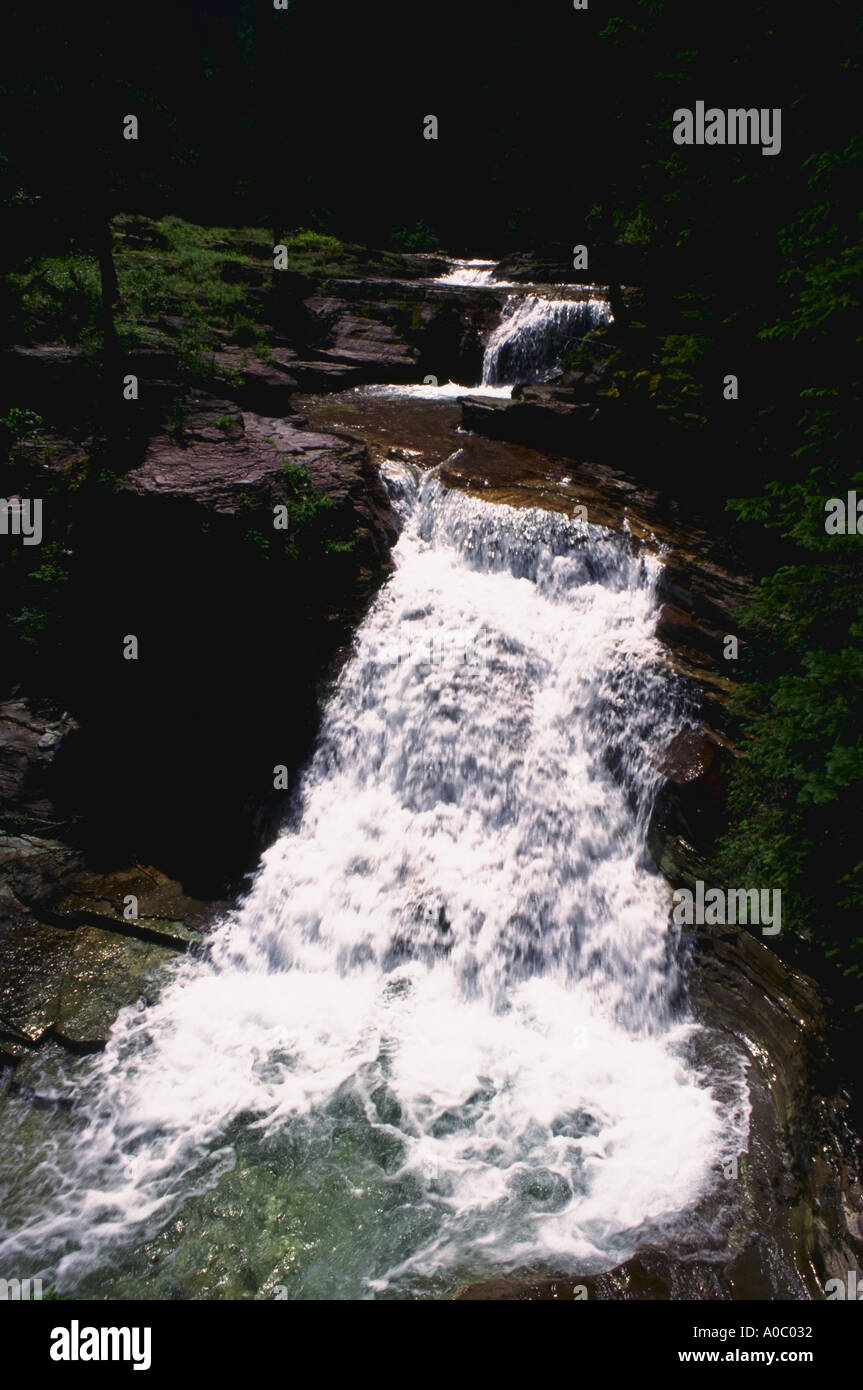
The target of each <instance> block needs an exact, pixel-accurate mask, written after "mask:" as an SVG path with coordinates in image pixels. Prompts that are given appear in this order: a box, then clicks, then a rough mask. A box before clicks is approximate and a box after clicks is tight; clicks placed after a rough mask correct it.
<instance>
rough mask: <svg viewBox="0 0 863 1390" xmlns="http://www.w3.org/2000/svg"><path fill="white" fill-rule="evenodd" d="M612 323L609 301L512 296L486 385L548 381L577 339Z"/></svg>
mask: <svg viewBox="0 0 863 1390" xmlns="http://www.w3.org/2000/svg"><path fill="white" fill-rule="evenodd" d="M610 322H611V311H610V309H609V306H608V303H607V301H606V300H604V299H548V298H545V297H544V296H541V295H526V296H519V295H512V296H511V297H510V298H509V299H508V300H507V302H506V304H505V305H504V308H503V312H502V314H501V320H500V323H499V324H498V325H497V327H496V328H495V329H494V330H493V332H492V333H491V335H490V337H489V339H488V342H487V343H486V346H485V353H484V355H483V364H482V379H483V384H484V385H488V386H497V385H500V384H501V383H503V382H516V381H518V382H525V381H543V380H545V379H546V378H547V377H549V376H550V375H551V374H552V372H553V371H554V369H555V367H556V366H557V363H558V359H559V357H560V354H561V352H562V351H563V349H564V348H565V347H566V346H567V344H568V343H569V342H570V341H571V340H572V339H574V338H583V337H584V335H585V334H586V333H588V332H589V331H590V330H591V329H592V328H596V327H598V326H599V325H601V324H607V323H610Z"/></svg>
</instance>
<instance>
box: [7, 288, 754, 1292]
mask: <svg viewBox="0 0 863 1390" xmlns="http://www.w3.org/2000/svg"><path fill="white" fill-rule="evenodd" d="M471 269H477V267H471ZM548 302H549V301H546V303H548ZM552 302H553V303H554V305H555V307H554V308H553V309H552V310H550V311H548V310H546V309H542V310H540V309H538V308H537V305H536V303H535V302H534V301H533V300H532V299H531V297H527V298H524V297H523V298H521V299H518V300H516V301H515V307H514V308H513V310H512V311H511V312H510V313H505V314H504V317H503V319H502V322H501V326H500V330H499V332H498V334H497V335H496V336H495V335H493V337H492V340H491V341H490V343H489V346H488V351H487V354H486V356H487V374H488V377H489V380H491V381H494V380H497V379H498V376H499V374H500V373H504V374H506V373H507V372H508V371H509V372H510V373H511V372H512V371H513V370H514V364H521V365H520V368H519V369H520V370H523V369H524V366H525V364H527V368H528V370H534V369H535V370H536V371H540V370H542V367H543V364H546V365H547V363H548V362H549V361H550V360H551V356H552V354H553V347H551V348H550V347H549V346H548V344H547V342H545V341H543V335H542V333H541V332H540V331H539V325H540V323H541V320H542V318H543V315H545V321H546V324H547V323H548V322H549V321H551V322H552V323H555V322H559V323H560V324H561V326H562V327H563V328H564V329H565V330H566V331H567V332H570V331H572V328H573V324H574V322H575V318H576V317H577V318H578V321H579V322H580V323H582V324H583V323H585V322H587V321H588V320H589V319H593V320H595V319H596V317H597V314H598V313H599V311H598V310H597V309H596V308H595V307H593V306H592V305H591V302H590V301H583V300H582V301H580V302H578V305H577V308H576V307H574V302H568V301H565V300H558V301H552ZM507 344H509V349H510V352H509V355H508V353H507ZM508 364H509V365H508ZM385 480H386V483H387V486H388V488H389V490H390V493H391V496H392V498H393V501H394V505H395V506H396V508H397V510H398V511H399V512H400V514H401V518H402V523H403V531H402V535H401V539H400V540H399V542H398V545H397V546H396V549H395V552H394V560H395V568H394V572H393V574H392V576H391V577H390V579H389V580H388V581H387V583H386V584H385V586H384V587H383V589H382V590H381V592H380V594H379V596H378V598H377V600H376V601H375V603H374V604H373V606H372V608H371V610H370V612H369V614H368V616H367V618H366V620H365V621H364V623H363V624H362V626H361V628H360V629H359V631H358V633H357V636H356V641H355V647H354V651H353V653H352V655H351V657H350V658H349V660H348V662H347V663H346V665H345V667H344V668H343V670H342V673H341V675H340V677H339V679H338V681H337V684H336V687H335V689H334V691H333V693H332V695H331V697H330V699H329V702H328V704H327V706H326V709H325V711H324V714H323V720H322V728H321V732H320V737H319V740H318V744H317V747H316V750H315V752H314V755H313V757H312V759H311V761H310V764H309V766H308V768H307V770H306V772H305V774H304V777H303V780H302V784H301V786H300V787H299V788H298V789H296V791H295V806H294V811H293V814H292V817H291V820H290V822H289V823H288V824H287V825H286V827H285V829H284V830H283V832H282V833H281V834H280V836H279V837H278V839H277V840H276V842H275V843H274V844H273V845H272V847H271V848H270V849H269V850H268V851H267V853H266V854H265V855H264V857H263V860H262V862H261V865H260V869H259V871H258V874H257V876H256V878H255V880H254V882H253V884H252V887H251V890H250V892H249V893H248V895H247V896H246V898H245V899H244V900H242V901H241V902H240V903H239V904H238V906H237V907H236V908H235V910H233V911H232V912H231V913H230V915H229V916H228V917H227V918H226V919H225V920H224V921H223V922H222V923H221V924H220V925H219V926H218V927H217V928H216V930H215V932H214V934H213V935H212V936H211V937H210V940H209V947H208V950H207V953H206V955H205V956H204V957H199V958H192V957H189V956H187V957H184V958H182V959H181V960H180V961H179V962H178V963H177V965H176V966H175V967H174V968H173V971H172V972H171V973H170V978H169V979H168V981H167V983H166V984H165V985H164V987H163V988H162V991H161V994H160V996H159V997H158V999H157V1000H156V1001H155V1002H152V1003H150V1004H145V1003H143V1002H142V1003H141V1004H140V1005H139V1006H138V1007H137V1008H128V1009H126V1010H124V1012H123V1013H122V1014H121V1015H120V1018H119V1020H118V1022H117V1024H116V1025H115V1027H114V1029H113V1032H112V1034H111V1037H110V1040H109V1043H108V1046H107V1048H106V1050H105V1052H104V1053H102V1054H100V1055H99V1056H97V1057H94V1058H87V1059H83V1060H82V1061H80V1062H78V1063H77V1064H74V1066H73V1065H71V1064H70V1065H69V1066H68V1067H67V1068H66V1069H65V1070H64V1069H61V1072H60V1079H59V1080H55V1083H54V1084H55V1090H56V1092H57V1094H59V1095H60V1096H61V1097H62V1096H67V1097H69V1098H70V1099H71V1101H72V1104H71V1105H70V1107H69V1108H68V1109H64V1108H62V1107H61V1108H59V1109H57V1110H56V1111H51V1112H50V1113H49V1114H47V1115H46V1113H45V1112H39V1111H37V1110H34V1108H33V1107H32V1106H30V1105H28V1103H27V1102H26V1101H23V1100H18V1101H16V1100H10V1099H7V1102H6V1109H5V1114H4V1121H3V1124H4V1131H5V1147H6V1149H7V1161H6V1164H5V1177H4V1179H3V1181H4V1183H5V1189H6V1190H5V1192H4V1193H3V1203H2V1211H3V1217H2V1221H3V1225H2V1227H0V1267H2V1268H16V1269H22V1272H24V1273H27V1274H30V1275H31V1276H36V1275H37V1274H39V1273H42V1274H43V1275H44V1276H45V1277H46V1278H47V1279H49V1280H50V1281H51V1282H53V1283H55V1284H56V1286H57V1288H58V1289H59V1290H60V1292H62V1293H67V1294H71V1293H77V1294H79V1295H81V1296H85V1297H86V1296H89V1297H150V1298H189V1297H267V1296H272V1294H273V1291H274V1290H276V1289H281V1290H284V1291H286V1292H287V1296H288V1297H290V1298H298V1299H312V1298H324V1299H356V1298H373V1297H383V1298H392V1297H395V1298H404V1297H411V1296H445V1295H447V1294H448V1293H451V1292H452V1291H453V1290H455V1289H456V1288H458V1287H459V1285H460V1284H461V1283H464V1282H466V1281H468V1280H471V1279H477V1278H482V1277H483V1276H486V1275H489V1274H493V1273H499V1272H500V1271H503V1270H516V1269H538V1270H551V1271H555V1272H559V1271H577V1272H581V1273H589V1272H591V1271H596V1270H601V1269H604V1268H609V1267H610V1266H612V1265H614V1264H617V1263H619V1262H620V1261H621V1260H623V1259H625V1258H627V1257H628V1255H629V1254H631V1253H632V1252H633V1251H634V1250H635V1249H636V1247H637V1246H638V1245H640V1244H642V1243H643V1242H644V1241H647V1240H654V1241H656V1240H661V1239H663V1238H666V1239H667V1238H669V1233H671V1234H672V1235H673V1233H674V1232H675V1231H680V1230H682V1229H684V1228H685V1226H686V1223H687V1221H688V1219H689V1217H688V1215H687V1213H689V1212H691V1211H692V1210H693V1209H694V1208H695V1207H696V1206H697V1204H698V1203H699V1202H701V1201H702V1200H703V1199H704V1197H705V1194H708V1193H709V1192H710V1191H711V1189H712V1188H713V1187H714V1186H715V1184H716V1182H717V1173H718V1159H719V1157H720V1154H721V1152H722V1151H725V1150H728V1151H736V1149H737V1148H739V1147H741V1146H745V1134H746V1123H747V1109H746V1101H745V1087H744V1086H743V1085H742V1083H741V1084H740V1085H730V1086H729V1085H728V1084H727V1078H726V1084H721V1085H717V1084H716V1078H715V1076H714V1075H712V1074H711V1073H710V1071H709V1069H708V1068H706V1067H705V1066H704V1065H703V1063H701V1062H699V1061H697V1060H696V1056H697V1048H696V1047H695V1046H694V1042H695V1039H696V1038H697V1035H698V1033H699V1029H698V1028H697V1026H696V1025H695V1024H694V1023H693V1021H692V1019H691V1018H690V1016H689V1014H688V1012H687V1009H686V1004H685V998H684V995H683V992H682V990H681V985H680V979H679V972H678V963H677V954H676V941H675V938H674V936H673V935H672V934H671V933H670V931H669V927H668V907H669V892H668V888H667V885H666V884H665V882H664V880H663V879H662V878H661V877H660V876H659V875H658V874H657V872H656V870H655V869H654V867H653V866H652V863H651V861H650V860H649V857H648V856H647V853H646V850H645V833H646V827H647V822H648V819H649V816H650V811H651V807H652V804H653V798H654V795H655V792H656V789H657V785H658V781H659V776H660V774H659V771H658V765H659V763H660V760H661V757H662V754H663V752H664V750H665V749H666V748H667V745H668V743H669V741H670V739H671V738H672V737H673V735H674V733H675V732H676V731H677V730H679V729H680V728H681V727H682V726H684V725H685V724H687V723H688V722H691V711H690V709H689V706H688V703H687V697H686V696H685V693H684V692H683V691H682V690H681V688H680V687H679V686H678V685H677V684H676V683H675V682H674V680H673V678H672V677H670V675H669V672H668V669H667V666H666V665H665V664H664V663H663V661H662V659H661V654H660V649H659V646H658V643H657V641H656V639H655V637H654V635H653V631H654V626H655V621H656V611H657V600H656V583H657V578H658V576H659V573H660V569H661V561H660V560H658V559H656V558H654V557H651V556H649V555H647V554H646V553H643V552H639V551H638V550H637V549H636V548H635V547H634V546H633V545H632V544H631V542H630V540H629V538H628V537H627V536H626V535H620V534H615V533H612V532H610V531H606V530H603V529H602V528H599V527H595V526H591V525H589V524H587V523H585V522H582V521H579V520H576V519H572V518H569V517H566V516H565V515H563V514H559V513H552V512H546V511H541V510H537V509H528V508H521V509H514V508H510V507H507V506H502V505H493V504H490V503H484V502H482V501H480V500H477V499H475V498H474V497H472V496H469V495H468V494H466V493H463V492H457V491H450V490H448V489H447V488H446V487H444V486H443V484H442V483H441V481H440V480H439V478H438V477H437V474H436V471H432V472H425V473H421V472H419V471H417V470H414V469H412V468H410V467H408V466H406V465H403V464H397V463H395V462H393V463H390V464H388V465H387V466H386V469H385ZM10 1153H11V1155H12V1160H13V1161H12V1162H11V1163H10V1162H9V1158H8V1155H9V1154H10Z"/></svg>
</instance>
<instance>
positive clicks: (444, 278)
mask: <svg viewBox="0 0 863 1390" xmlns="http://www.w3.org/2000/svg"><path fill="white" fill-rule="evenodd" d="M495 264H496V263H495V262H494V261H459V260H456V261H453V263H452V268H451V269H450V270H448V271H447V273H446V275H440V276H438V279H437V284H439V285H465V286H468V285H491V284H493V283H494V282H493V280H492V278H491V273H492V270H493V269H494V267H495Z"/></svg>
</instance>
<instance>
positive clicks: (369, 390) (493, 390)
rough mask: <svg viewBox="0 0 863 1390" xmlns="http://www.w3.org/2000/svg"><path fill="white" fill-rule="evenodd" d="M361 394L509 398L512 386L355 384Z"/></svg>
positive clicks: (425, 398) (442, 398)
mask: <svg viewBox="0 0 863 1390" xmlns="http://www.w3.org/2000/svg"><path fill="white" fill-rule="evenodd" d="M354 392H355V394H356V395H359V396H383V397H385V398H386V399H388V400H400V399H402V400H414V401H456V400H458V399H459V397H460V396H492V397H496V398H497V399H498V400H509V398H510V396H511V395H512V386H511V385H509V386H506V385H504V386H491V385H487V384H485V383H481V384H480V385H478V386H461V385H459V383H458V382H455V381H444V382H441V383H440V385H438V386H436V385H432V384H431V383H429V384H426V383H424V382H419V383H416V384H411V385H407V386H400V385H391V386H389V385H387V386H355V387H354Z"/></svg>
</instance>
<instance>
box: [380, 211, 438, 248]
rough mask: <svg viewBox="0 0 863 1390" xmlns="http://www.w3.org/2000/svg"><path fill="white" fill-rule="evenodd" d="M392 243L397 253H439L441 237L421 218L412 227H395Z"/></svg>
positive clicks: (391, 234)
mask: <svg viewBox="0 0 863 1390" xmlns="http://www.w3.org/2000/svg"><path fill="white" fill-rule="evenodd" d="M390 243H391V245H392V246H394V247H395V249H396V250H397V251H437V250H438V249H439V247H440V237H439V236H438V234H437V232H435V231H433V230H432V228H431V227H430V226H429V224H428V223H427V222H426V221H425V220H424V219H423V218H421V217H420V218H418V219H417V221H416V222H414V223H413V225H412V226H410V227H394V228H393V230H392V232H391V233H390Z"/></svg>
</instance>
